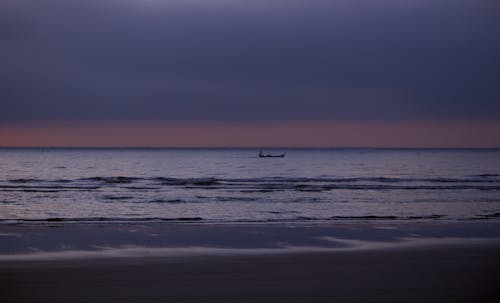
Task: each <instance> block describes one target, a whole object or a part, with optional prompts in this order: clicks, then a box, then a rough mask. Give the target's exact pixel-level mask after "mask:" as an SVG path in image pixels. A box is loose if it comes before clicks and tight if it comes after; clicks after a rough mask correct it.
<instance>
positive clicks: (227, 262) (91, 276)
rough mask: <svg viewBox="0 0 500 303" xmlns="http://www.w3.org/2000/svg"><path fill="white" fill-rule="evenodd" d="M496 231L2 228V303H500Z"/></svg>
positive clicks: (440, 227)
mask: <svg viewBox="0 0 500 303" xmlns="http://www.w3.org/2000/svg"><path fill="white" fill-rule="evenodd" d="M499 226H500V224H498V223H495V222H479V223H421V224H418V223H413V224H408V223H393V222H389V223H380V222H379V223H357V224H336V225H332V224H323V225H322V224H314V225H310V224H306V223H302V224H297V223H295V224H290V225H285V224H275V225H252V224H240V225H231V224H222V225H204V224H146V225H144V224H142V225H138V224H103V225H98V224H96V225H93V224H81V225H69V226H68V225H64V224H49V225H36V224H35V225H6V226H2V236H1V237H0V241H1V244H2V245H1V246H0V247H1V254H0V255H1V256H0V260H1V261H0V285H2V286H1V289H2V291H1V301H2V302H89V301H92V302H109V301H120V302H174V301H177V302H199V301H218V302H275V301H279V302H281V301H288V302H317V301H330V302H402V301H404V302H497V301H498V299H499V298H500V288H499V286H500V284H499V282H498V281H500V241H499V240H500V237H498V230H499V229H498V228H499ZM127 235H131V236H130V237H127ZM181 239H183V240H182V241H181ZM25 240H26V242H24V241H25ZM9 241H10V242H9ZM14 242H15V243H16V244H13V243H14ZM91 243H93V244H91ZM104 244H107V245H104Z"/></svg>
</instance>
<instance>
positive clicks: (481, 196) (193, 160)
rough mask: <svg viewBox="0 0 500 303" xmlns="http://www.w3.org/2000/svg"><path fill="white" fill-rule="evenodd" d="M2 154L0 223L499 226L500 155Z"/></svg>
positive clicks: (482, 152)
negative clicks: (470, 223) (483, 223)
mask: <svg viewBox="0 0 500 303" xmlns="http://www.w3.org/2000/svg"><path fill="white" fill-rule="evenodd" d="M283 151H286V152H287V155H286V157H285V158H262V159H261V158H258V157H257V154H258V150H250V149H0V222H3V223H13V222H56V221H57V222H59V221H65V222H68V223H69V222H117V221H125V222H126V221H158V222H162V221H173V222H177V221H179V222H185V221H188V222H190V221H197V222H198V221H199V222H294V221H307V222H309V221H311V222H313V221H317V222H322V221H341V222H344V221H349V222H351V221H371V220H395V221H396V220H404V221H412V220H413V221H426V220H454V221H456V220H499V219H500V150H419V149H404V150H399V149H331V150H300V149H291V150H274V151H273V150H266V151H265V152H276V153H278V152H283Z"/></svg>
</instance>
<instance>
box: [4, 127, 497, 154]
mask: <svg viewBox="0 0 500 303" xmlns="http://www.w3.org/2000/svg"><path fill="white" fill-rule="evenodd" d="M498 134H500V122H498V121H489V122H484V121H478V122H470V121H466V122H464V121H451V122H450V121H448V122H446V121H445V122H262V123H260V122H202V121H197V122H72V123H69V122H65V123H63V122H52V123H39V124H36V125H35V124H32V125H0V146H17V147H35V146H36V147H257V148H258V147H437V148H438V147H477V148H481V147H500V136H499V135H498Z"/></svg>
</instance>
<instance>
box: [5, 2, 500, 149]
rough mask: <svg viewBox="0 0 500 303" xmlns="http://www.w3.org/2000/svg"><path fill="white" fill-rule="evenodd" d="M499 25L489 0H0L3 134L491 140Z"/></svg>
mask: <svg viewBox="0 0 500 303" xmlns="http://www.w3.org/2000/svg"><path fill="white" fill-rule="evenodd" d="M499 28H500V2H499V1H497V0H468V1H466V0H378V1H376V0H337V1H327V0H324V1H323V0H307V1H306V0H287V1H285V0H252V1H250V0H243V1H236V0H233V1H230V0H212V1H211V0H205V1H201V0H199V1H195V0H173V1H166V0H163V1H162V0H156V1H155V0H150V1H145V0H143V1H140V0H90V1H83V0H43V1H40V0H23V1H19V0H3V1H1V2H0V41H1V43H0V66H1V68H0V80H1V81H0V146H7V145H23V146H25V145H44V146H45V145H51V146H55V145H57V146H64V145H79V146H87V145H94V146H95V145H103V144H104V145H106V144H105V142H111V141H109V140H106V136H105V134H108V135H107V136H109V138H108V139H111V138H115V139H116V138H117V137H121V136H118V135H117V132H118V133H120V129H121V131H122V132H123V133H124V134H125V133H130V132H131V130H134V129H135V130H136V132H135V133H136V135H137V137H133V136H126V135H124V136H123V137H124V138H128V139H127V140H128V141H127V140H125V139H123V140H118V141H119V142H115V143H113V144H112V145H129V146H135V145H151V146H173V145H181V144H185V145H190V146H191V145H200V146H201V145H202V146H205V145H211V144H210V142H208V143H207V142H206V140H205V139H206V138H212V141H211V142H213V145H214V146H221V144H222V145H223V146H235V145H252V146H259V145H273V144H271V143H272V142H273V140H274V142H282V141H280V140H281V139H280V138H283V137H284V136H285V137H288V135H290V134H292V133H295V134H296V135H295V136H291V139H290V140H288V141H286V140H285V141H283V143H282V144H285V145H295V146H297V145H300V146H303V145H307V146H325V145H327V146H341V145H349V144H350V145H353V146H354V145H355V146H374V145H376V146H379V145H380V146H411V145H414V146H437V145H440V146H441V145H443V142H448V143H447V144H444V145H445V146H485V147H492V146H496V147H500V139H498V138H497V137H498V136H497V135H496V134H497V132H496V131H497V130H498V129H499V128H498V124H499V123H498V121H500V76H499V71H500V39H499V38H498V29H499ZM54 125H59V126H58V127H54ZM154 125H156V128H151V127H153V126H154ZM169 125H170V126H172V125H176V126H175V127H177V128H178V129H177V130H178V132H177V133H176V135H175V136H174V137H172V138H171V139H168V140H166V139H165V138H161V135H160V136H159V137H158V136H156V135H154V136H153V135H151V136H150V138H149V140H144V136H148V134H152V133H155V134H156V133H157V134H161V133H162V132H164V130H165V128H166V127H169ZM188 125H191V126H188ZM234 125H240V127H242V128H244V129H245V130H244V131H243V130H242V129H240V130H239V131H241V133H239V135H237V136H230V135H226V139H220V140H219V139H216V138H219V137H220V136H222V135H221V134H218V133H217V132H218V131H221V130H220V129H224V128H230V127H234ZM242 125H245V126H242ZM271 125H282V126H281V127H280V129H281V130H280V131H279V132H274V134H275V137H274V139H273V138H272V137H271V138H269V133H273V132H266V129H269V128H270V127H272V126H271ZM325 125H327V126H325ZM287 127H288V128H287ZM96 128H100V129H102V130H104V131H102V132H99V131H98V132H96V131H94V130H95V129H96ZM375 128H376V131H375V130H374V129H375ZM394 128H398V129H399V131H398V133H401V132H403V133H401V134H399V135H394V134H393V133H392V131H391V129H394ZM75 129H84V130H86V131H84V133H83V134H81V136H80V137H78V136H74V135H72V134H74V132H75ZM106 129H107V130H108V131H107V132H106V131H105V130H106ZM146 129H147V130H148V131H147V132H146V131H145V130H146ZM188 129H190V130H188ZM194 129H197V130H196V131H194ZM298 129H307V130H309V132H307V131H301V132H299V133H297V132H298V131H297V130H298ZM325 129H328V131H329V133H330V134H331V136H330V137H328V133H325V131H324V130H325ZM339 129H341V130H342V136H340V135H338V134H337V131H338V130H339ZM360 129H365V130H366V131H363V132H361V133H360ZM370 129H372V130H374V133H370V132H369V131H368V130H370ZM430 130H434V131H432V133H429V131H430ZM190 132H191V133H190ZM192 132H195V133H196V134H197V135H196V136H194V135H193V133H192ZM405 132H406V133H405ZM457 132H462V134H463V136H462V137H460V138H459V139H457V135H456V133H457ZM417 133H418V134H426V133H427V134H428V135H427V137H426V136H425V135H424V136H423V137H422V135H417ZM335 134H337V135H335ZM370 134H371V135H370ZM405 134H406V135H405ZM183 136H184V139H179V137H183ZM210 136H213V137H210ZM346 136H347V137H346ZM341 137H342V138H343V139H341ZM56 138H59V139H57V140H56ZM92 138H94V139H92ZM154 138H156V139H154ZM197 138H198V139H197ZM314 138H316V139H315V140H313V139H314ZM374 138H377V139H378V142H379V144H376V142H375V143H374V142H372V141H373V139H374ZM388 138H392V139H391V140H389V139H388ZM439 138H440V139H439ZM452 138H454V139H452ZM478 138H481V139H480V142H478ZM412 139H413V140H414V141H413V144H412V141H411V140H412ZM54 140H55V141H54ZM75 140H76V141H75ZM78 140H79V141H78ZM197 140H198V141H197ZM103 142H104V143H103ZM176 142H177V143H176ZM196 142H199V143H198V144H197V143H196ZM245 142H247V143H249V144H245ZM274 145H279V144H274Z"/></svg>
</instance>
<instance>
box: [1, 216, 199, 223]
mask: <svg viewBox="0 0 500 303" xmlns="http://www.w3.org/2000/svg"><path fill="white" fill-rule="evenodd" d="M202 220H203V218H201V217H179V218H161V217H144V218H116V217H111V218H108V217H89V218H60V217H54V218H40V219H0V223H105V222H196V221H202Z"/></svg>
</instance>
